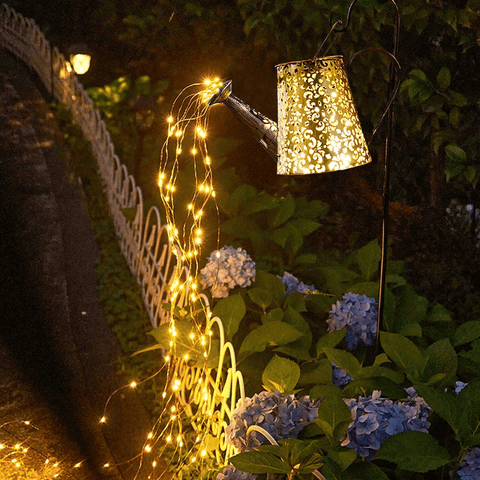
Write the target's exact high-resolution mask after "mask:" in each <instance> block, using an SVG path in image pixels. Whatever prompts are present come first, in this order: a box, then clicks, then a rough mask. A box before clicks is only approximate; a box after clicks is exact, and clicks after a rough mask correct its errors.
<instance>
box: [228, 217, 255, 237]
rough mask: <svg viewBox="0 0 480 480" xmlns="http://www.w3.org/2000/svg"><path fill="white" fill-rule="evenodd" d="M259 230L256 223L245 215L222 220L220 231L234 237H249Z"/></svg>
mask: <svg viewBox="0 0 480 480" xmlns="http://www.w3.org/2000/svg"><path fill="white" fill-rule="evenodd" d="M259 231H260V227H259V226H258V223H257V222H255V220H253V219H252V218H250V217H246V216H239V217H233V218H229V219H228V220H226V221H225V222H222V233H224V234H227V235H230V236H232V237H235V238H250V237H251V236H252V234H254V233H257V232H259Z"/></svg>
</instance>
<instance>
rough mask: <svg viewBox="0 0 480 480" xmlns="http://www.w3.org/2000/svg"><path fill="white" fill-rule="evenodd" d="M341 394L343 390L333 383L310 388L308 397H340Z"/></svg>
mask: <svg viewBox="0 0 480 480" xmlns="http://www.w3.org/2000/svg"><path fill="white" fill-rule="evenodd" d="M330 367H331V365H330ZM343 396H344V395H343V391H342V390H341V389H340V388H339V387H336V386H335V385H317V386H316V387H313V388H311V389H310V397H311V398H312V399H314V400H316V399H317V398H333V397H338V398H340V399H341V398H342V397H343Z"/></svg>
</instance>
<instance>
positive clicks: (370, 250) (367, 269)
mask: <svg viewBox="0 0 480 480" xmlns="http://www.w3.org/2000/svg"><path fill="white" fill-rule="evenodd" d="M381 254H382V249H381V248H380V246H379V245H378V243H377V241H376V240H373V241H372V242H370V243H367V244H366V245H365V246H364V247H362V248H360V249H359V250H357V252H356V254H355V256H356V259H357V262H358V266H359V268H360V271H361V272H362V274H363V275H365V277H366V279H367V282H368V281H370V280H371V278H372V277H373V275H375V274H376V273H377V272H378V264H379V262H380V257H381Z"/></svg>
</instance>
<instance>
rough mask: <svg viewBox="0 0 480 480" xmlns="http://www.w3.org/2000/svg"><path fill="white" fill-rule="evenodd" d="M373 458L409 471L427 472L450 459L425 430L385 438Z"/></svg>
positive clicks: (445, 451) (446, 452)
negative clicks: (386, 461)
mask: <svg viewBox="0 0 480 480" xmlns="http://www.w3.org/2000/svg"><path fill="white" fill-rule="evenodd" d="M375 458H377V459H379V460H388V461H389V462H393V463H396V464H397V465H398V466H399V467H400V468H402V469H404V470H408V471H411V472H420V473H424V472H428V471H429V470H435V469H437V468H439V467H442V466H443V465H445V464H447V463H448V462H449V461H450V456H449V454H448V451H447V450H445V448H443V447H442V446H440V445H439V444H438V442H437V440H435V438H434V437H432V436H431V435H429V434H428V433H425V432H413V431H409V432H401V433H397V434H396V435H393V436H391V437H389V438H387V439H386V440H385V441H384V442H383V443H382V446H381V447H380V449H379V450H378V452H377V454H376V455H375Z"/></svg>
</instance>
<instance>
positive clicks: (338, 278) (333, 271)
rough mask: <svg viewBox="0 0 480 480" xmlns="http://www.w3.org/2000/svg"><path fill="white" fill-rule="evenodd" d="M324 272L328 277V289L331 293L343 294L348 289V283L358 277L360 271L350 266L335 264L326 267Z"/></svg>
mask: <svg viewBox="0 0 480 480" xmlns="http://www.w3.org/2000/svg"><path fill="white" fill-rule="evenodd" d="M323 274H324V275H325V277H326V285H327V289H328V291H329V292H330V293H335V294H340V295H341V294H343V293H345V291H346V284H347V283H350V282H352V281H353V280H354V279H356V278H357V277H358V273H356V272H354V271H352V270H349V269H348V268H344V267H341V266H340V265H335V266H332V267H324V268H323Z"/></svg>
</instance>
